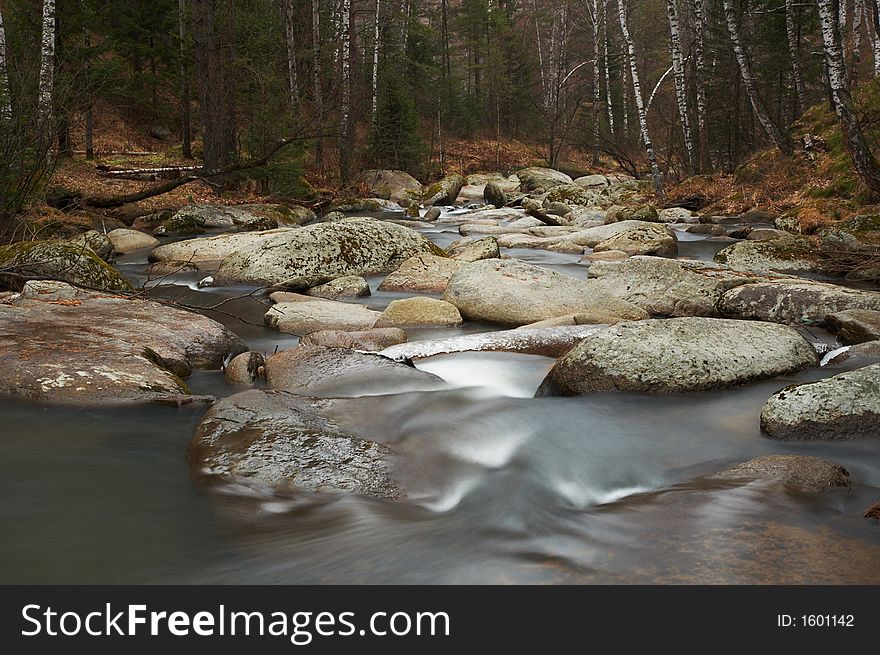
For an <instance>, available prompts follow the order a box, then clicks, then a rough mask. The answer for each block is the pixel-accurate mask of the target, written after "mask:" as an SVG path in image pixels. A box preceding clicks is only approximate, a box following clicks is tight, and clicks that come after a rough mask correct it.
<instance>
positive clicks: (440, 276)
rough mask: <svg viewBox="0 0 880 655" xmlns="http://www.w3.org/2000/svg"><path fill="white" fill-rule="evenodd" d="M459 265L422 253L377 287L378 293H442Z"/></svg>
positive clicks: (456, 262) (444, 258)
mask: <svg viewBox="0 0 880 655" xmlns="http://www.w3.org/2000/svg"><path fill="white" fill-rule="evenodd" d="M460 266H461V263H460V262H458V261H456V260H454V259H450V258H449V257H438V256H437V255H430V254H428V253H422V254H420V255H415V256H414V257H410V258H409V259H407V260H406V261H405V262H403V263H402V264H401V265H400V267H399V268H398V269H397V270H395V271H392V272H391V273H389V274H388V275H387V277H386V278H385V279H384V280H383V281H382V283H381V284H380V285H379V290H380V291H426V292H433V293H442V292H443V291H444V290H445V289H446V285H448V284H449V278H451V277H452V275H453V273H455V272H456V271H457V270H458V269H459V267H460Z"/></svg>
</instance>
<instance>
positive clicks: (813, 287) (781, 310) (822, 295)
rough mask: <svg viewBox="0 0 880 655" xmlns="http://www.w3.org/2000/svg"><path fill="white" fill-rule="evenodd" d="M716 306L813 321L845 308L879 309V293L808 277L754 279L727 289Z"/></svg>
mask: <svg viewBox="0 0 880 655" xmlns="http://www.w3.org/2000/svg"><path fill="white" fill-rule="evenodd" d="M718 309H719V311H720V312H721V313H722V314H723V315H725V316H730V317H735V318H743V319H757V320H759V321H773V322H774V323H791V324H798V323H816V322H823V321H825V319H826V317H827V316H828V315H830V314H834V313H837V312H841V311H844V310H847V309H870V310H880V293H878V292H876V291H863V290H860V289H850V288H846V287H840V286H837V285H834V284H824V283H822V282H812V281H809V280H803V281H778V282H777V281H771V282H757V283H755V284H747V285H744V286H740V287H737V288H735V289H731V290H730V291H727V292H726V293H725V294H724V295H723V296H722V297H721V300H720V301H719V303H718Z"/></svg>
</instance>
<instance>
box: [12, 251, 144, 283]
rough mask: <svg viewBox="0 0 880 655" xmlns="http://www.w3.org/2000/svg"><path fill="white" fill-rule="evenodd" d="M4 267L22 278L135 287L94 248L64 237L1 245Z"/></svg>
mask: <svg viewBox="0 0 880 655" xmlns="http://www.w3.org/2000/svg"><path fill="white" fill-rule="evenodd" d="M0 270H2V271H3V272H6V273H15V274H16V276H19V278H18V279H21V278H24V279H33V278H50V279H55V280H60V281H62V282H69V283H71V284H76V285H80V286H85V287H90V288H93V289H106V290H109V291H127V290H130V289H131V285H130V284H129V283H128V281H127V280H126V279H125V278H123V277H122V276H121V275H120V274H119V273H118V272H117V271H116V270H115V269H114V268H112V267H111V266H110V265H109V264H107V262H105V261H104V260H103V259H101V258H100V257H98V255H96V254H95V252H94V251H93V250H92V249H91V248H89V247H88V246H86V245H84V244H73V243H70V242H64V241H19V242H17V243H13V244H10V245H8V246H0ZM3 272H0V281H2V278H3Z"/></svg>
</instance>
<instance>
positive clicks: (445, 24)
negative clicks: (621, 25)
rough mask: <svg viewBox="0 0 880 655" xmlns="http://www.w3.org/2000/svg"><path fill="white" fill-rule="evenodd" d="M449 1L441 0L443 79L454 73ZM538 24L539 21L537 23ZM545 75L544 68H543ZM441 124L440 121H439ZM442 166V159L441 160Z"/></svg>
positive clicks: (539, 52)
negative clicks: (450, 50) (450, 52)
mask: <svg viewBox="0 0 880 655" xmlns="http://www.w3.org/2000/svg"><path fill="white" fill-rule="evenodd" d="M448 5H449V2H448V0H441V3H440V11H441V17H440V18H441V26H442V30H443V57H442V66H443V73H442V74H443V79H449V76H450V75H451V74H452V68H451V66H450V62H449V6H448ZM535 26H537V23H535ZM538 45H539V46H540V39H539V40H538ZM538 54H539V55H540V54H541V51H540V49H539V50H538ZM542 75H543V70H542ZM438 125H439V123H438ZM441 168H442V161H441Z"/></svg>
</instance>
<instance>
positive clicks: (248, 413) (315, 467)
mask: <svg viewBox="0 0 880 655" xmlns="http://www.w3.org/2000/svg"><path fill="white" fill-rule="evenodd" d="M345 406H346V401H344V400H338V399H332V400H330V399H326V400H321V399H315V398H303V397H300V396H296V395H293V394H291V393H287V392H283V391H262V390H250V391H244V392H242V393H239V394H235V395H234V396H230V397H228V398H224V399H223V400H221V401H219V402H218V403H216V404H215V405H214V406H213V407H211V408H210V409H209V410H208V412H207V413H206V414H205V416H204V418H203V419H202V422H201V423H200V424H199V427H198V430H197V431H196V435H195V437H194V438H193V440H192V442H191V443H190V447H189V461H190V462H191V464H192V466H193V467H194V469H195V472H196V473H197V474H198V475H199V476H200V477H201V479H202V480H203V481H205V482H213V483H235V484H240V485H245V486H249V487H257V488H260V489H264V490H268V491H271V492H275V493H278V492H281V493H295V492H302V491H308V492H317V493H335V494H359V495H365V496H374V497H378V498H384V499H395V498H400V497H401V496H402V495H403V494H402V492H401V490H400V488H399V487H398V485H397V484H396V483H395V482H394V481H393V479H392V477H391V471H392V465H393V452H392V451H391V449H390V448H389V447H388V446H386V445H383V444H381V443H378V442H376V441H373V440H371V439H370V438H369V437H367V436H366V435H364V434H362V428H360V427H359V425H358V421H357V420H352V419H353V418H354V419H356V418H357V417H356V415H355V416H352V414H354V413H353V412H346V411H345Z"/></svg>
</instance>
